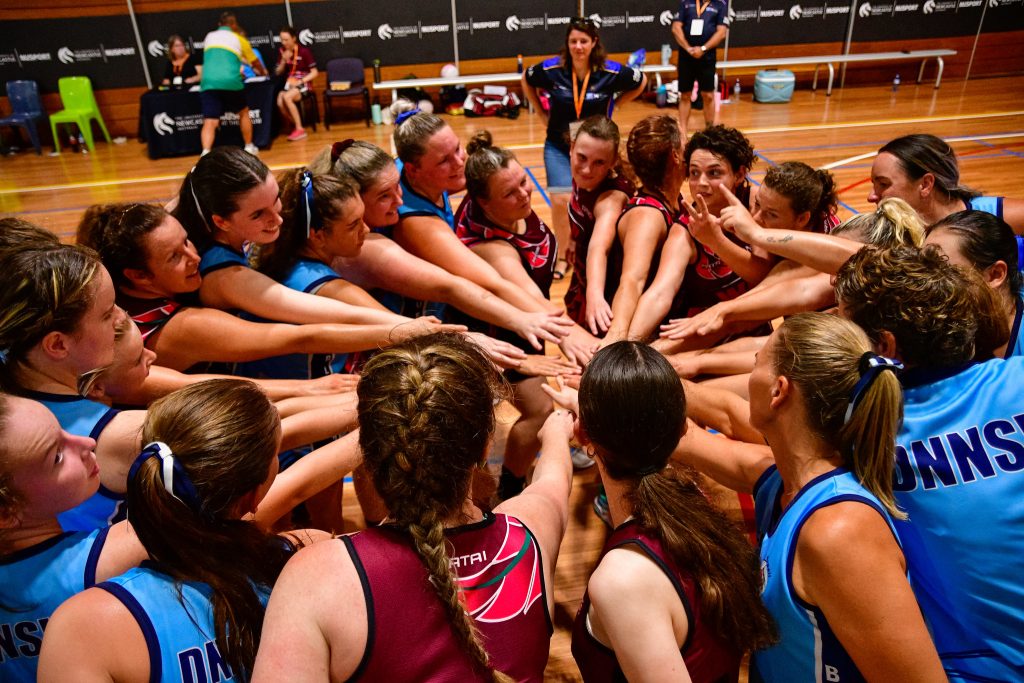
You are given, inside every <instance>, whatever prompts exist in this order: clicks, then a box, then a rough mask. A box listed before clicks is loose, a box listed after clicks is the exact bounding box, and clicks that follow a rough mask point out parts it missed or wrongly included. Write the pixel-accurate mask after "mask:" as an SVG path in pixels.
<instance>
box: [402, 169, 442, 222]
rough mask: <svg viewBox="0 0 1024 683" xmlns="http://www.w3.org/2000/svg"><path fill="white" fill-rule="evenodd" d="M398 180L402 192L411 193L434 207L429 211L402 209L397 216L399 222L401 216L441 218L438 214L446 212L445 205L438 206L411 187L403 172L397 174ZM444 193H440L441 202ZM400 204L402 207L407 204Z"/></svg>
mask: <svg viewBox="0 0 1024 683" xmlns="http://www.w3.org/2000/svg"><path fill="white" fill-rule="evenodd" d="M398 181H399V184H400V185H401V186H402V192H403V194H404V193H408V194H411V195H412V196H414V197H417V198H419V199H421V200H422V201H423V202H424V203H425V204H429V205H430V206H432V207H434V208H435V209H436V211H429V210H427V209H409V210H407V211H403V212H401V213H400V214H399V217H398V220H399V222H401V220H402V219H403V218H406V217H409V216H429V217H431V218H441V215H440V214H446V213H447V208H446V207H445V206H438V205H437V204H435V203H434V202H432V201H431V200H430V199H428V198H427V197H424V196H423V195H421V194H420V193H419V192H417V191H416V190H414V189H412V185H410V184H409V181H408V180H406V178H405V173H404V172H403V173H402V174H401V175H400V176H399V179H398ZM445 194H446V193H442V194H441V201H442V204H443V203H444V195H445ZM402 206H403V207H404V206H407V204H405V203H403V204H402ZM399 208H401V207H399ZM438 212H440V213H438ZM442 220H444V219H443V218H442Z"/></svg>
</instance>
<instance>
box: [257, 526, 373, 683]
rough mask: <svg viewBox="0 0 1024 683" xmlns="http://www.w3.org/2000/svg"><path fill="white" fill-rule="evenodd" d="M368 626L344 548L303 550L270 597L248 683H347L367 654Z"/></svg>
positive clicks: (325, 545) (355, 575) (319, 545)
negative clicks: (282, 682)
mask: <svg viewBox="0 0 1024 683" xmlns="http://www.w3.org/2000/svg"><path fill="white" fill-rule="evenodd" d="M367 623H368V617H367V609H366V600H365V599H364V598H363V588H362V585H361V583H360V578H359V572H357V571H356V568H355V566H354V565H353V563H352V558H351V556H350V555H349V553H348V550H347V549H346V547H345V545H344V543H343V542H342V541H341V540H336V541H328V542H324V543H316V544H314V545H311V546H308V547H305V548H303V549H302V550H300V551H299V552H298V553H297V554H296V555H295V557H293V558H292V559H290V560H289V561H288V564H287V565H285V568H284V570H283V571H282V572H281V575H280V576H279V577H278V579H277V582H276V583H275V584H274V591H273V592H272V593H271V594H270V603H269V604H268V605H267V612H266V616H265V618H264V620H263V634H262V636H261V637H260V648H259V651H258V652H257V654H256V664H255V666H254V667H253V672H252V682H253V683H278V682H279V681H294V682H295V683H313V682H316V683H326V682H327V681H344V680H348V678H349V677H351V675H352V674H353V673H355V670H356V667H357V666H358V665H359V661H360V659H361V658H362V656H363V652H364V651H365V649H366V641H367V631H368V628H367Z"/></svg>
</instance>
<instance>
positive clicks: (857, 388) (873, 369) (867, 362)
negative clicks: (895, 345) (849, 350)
mask: <svg viewBox="0 0 1024 683" xmlns="http://www.w3.org/2000/svg"><path fill="white" fill-rule="evenodd" d="M858 368H859V370H860V379H859V380H857V383H856V384H855V385H854V386H853V391H852V392H851V393H850V403H849V405H847V407H846V416H845V417H844V418H843V424H846V423H848V422H849V421H850V418H851V417H853V412H854V411H855V410H856V409H857V406H858V405H860V402H861V399H863V398H864V394H865V393H866V392H867V390H868V387H870V386H871V383H872V382H874V381H875V378H876V377H878V376H879V375H881V374H882V373H883V372H885V371H886V370H892V371H893V372H898V371H900V370H902V369H903V363H901V362H899V361H898V360H893V359H892V358H886V357H885V356H879V355H878V354H876V353H872V352H871V351H867V352H866V353H864V354H863V355H862V356H861V357H860V362H859V363H858Z"/></svg>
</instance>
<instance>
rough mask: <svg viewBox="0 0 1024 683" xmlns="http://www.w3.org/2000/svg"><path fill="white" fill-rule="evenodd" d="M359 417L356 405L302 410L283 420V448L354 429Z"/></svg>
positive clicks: (313, 441)
mask: <svg viewBox="0 0 1024 683" xmlns="http://www.w3.org/2000/svg"><path fill="white" fill-rule="evenodd" d="M357 421H358V418H357V416H356V406H355V404H354V403H353V404H351V405H348V406H345V407H341V406H336V405H328V406H323V407H320V408H312V409H310V410H302V411H299V412H297V413H295V414H294V415H289V416H288V417H285V418H283V419H282V420H281V450H282V451H287V450H290V449H292V448H298V447H299V446H305V445H306V444H311V443H315V442H317V441H322V440H323V439H329V438H331V437H333V436H337V435H338V434H344V433H345V432H347V431H349V430H351V429H353V428H354V427H355V426H356V423H357Z"/></svg>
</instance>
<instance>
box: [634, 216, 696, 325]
mask: <svg viewBox="0 0 1024 683" xmlns="http://www.w3.org/2000/svg"><path fill="white" fill-rule="evenodd" d="M692 260H693V238H692V237H690V234H689V233H688V232H687V231H686V228H684V227H683V226H672V229H671V230H670V231H669V233H668V239H666V240H665V245H664V246H663V247H662V249H661V261H660V263H659V264H658V273H657V275H655V276H654V281H653V282H652V283H651V286H650V287H648V288H647V291H646V292H644V293H643V295H641V297H640V301H638V302H637V305H636V312H634V313H633V320H632V321H630V323H629V332H628V333H627V335H626V336H627V338H629V339H647V338H648V337H650V336H651V335H652V334H654V332H655V330H657V328H658V324H659V323H660V322H661V321H662V320H664V319H665V316H667V315H668V312H669V310H670V309H671V308H672V300H673V299H675V297H676V294H678V293H679V288H680V286H681V285H683V278H684V277H685V275H686V268H687V266H689V265H690V261H692Z"/></svg>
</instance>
